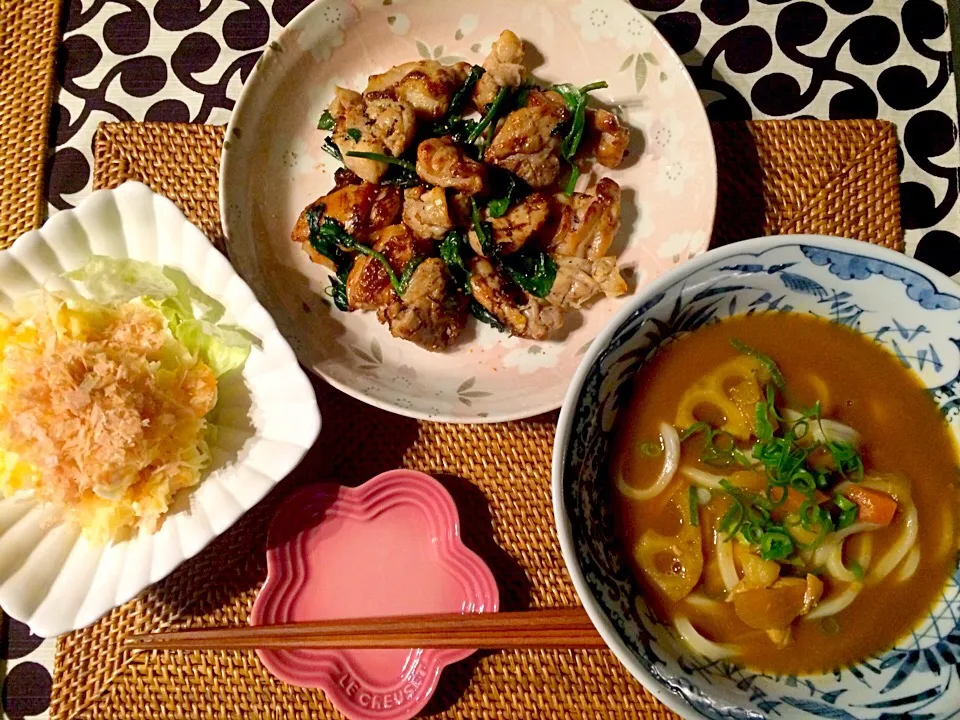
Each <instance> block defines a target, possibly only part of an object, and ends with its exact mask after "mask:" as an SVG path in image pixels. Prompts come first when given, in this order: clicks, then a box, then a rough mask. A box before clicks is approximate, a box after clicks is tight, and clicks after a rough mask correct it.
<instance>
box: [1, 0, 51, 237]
mask: <svg viewBox="0 0 960 720" xmlns="http://www.w3.org/2000/svg"><path fill="white" fill-rule="evenodd" d="M59 18H60V0H0V248H4V247H7V246H8V245H10V243H12V242H13V241H14V240H16V239H17V237H19V236H20V235H21V234H22V233H25V232H26V231H27V230H33V229H34V228H36V227H39V226H40V222H41V220H42V219H43V214H44V207H45V198H44V193H43V188H44V164H45V162H46V159H47V131H48V128H49V122H50V107H51V105H52V102H53V87H54V82H53V62H54V57H55V55H56V50H57V41H58V40H59V38H60V29H59Z"/></svg>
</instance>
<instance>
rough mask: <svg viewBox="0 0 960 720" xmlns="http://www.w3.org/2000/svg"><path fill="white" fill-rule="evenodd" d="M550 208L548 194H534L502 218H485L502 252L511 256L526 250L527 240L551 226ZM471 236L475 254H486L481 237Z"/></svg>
mask: <svg viewBox="0 0 960 720" xmlns="http://www.w3.org/2000/svg"><path fill="white" fill-rule="evenodd" d="M550 206H551V203H550V198H549V197H548V196H547V195H546V194H545V193H534V194H532V195H528V196H527V197H525V198H524V199H523V200H521V201H520V202H518V203H516V204H514V205H513V206H511V207H510V209H509V210H508V211H507V213H506V214H505V215H503V216H501V217H498V218H495V217H490V215H489V213H488V212H485V215H484V217H485V219H486V220H487V221H489V223H490V226H491V228H492V229H493V241H494V242H495V243H496V244H497V245H499V250H500V252H501V253H503V254H505V255H509V254H510V253H515V252H517V251H518V250H519V249H520V248H522V247H523V246H524V244H525V243H526V242H527V240H529V239H530V238H531V237H533V236H534V235H535V234H536V233H537V232H539V231H540V229H541V228H543V227H544V226H545V225H546V224H547V218H548V217H549V216H550ZM467 237H468V238H469V240H470V246H471V247H472V248H473V251H474V252H475V253H477V254H478V255H483V250H482V249H481V247H480V239H479V238H478V237H477V234H476V233H475V232H474V231H473V230H470V232H469V233H468V235H467Z"/></svg>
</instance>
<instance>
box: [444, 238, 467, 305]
mask: <svg viewBox="0 0 960 720" xmlns="http://www.w3.org/2000/svg"><path fill="white" fill-rule="evenodd" d="M468 247H469V246H468V243H467V236H466V235H465V234H464V232H463V230H451V231H450V232H448V233H447V234H446V236H445V237H444V238H443V242H441V243H440V258H441V259H442V260H443V261H444V262H445V263H446V264H447V269H448V270H449V271H450V275H451V276H452V277H453V279H454V282H456V283H457V285H458V286H459V287H460V289H461V290H463V292H465V293H467V294H468V295H469V294H470V271H469V270H467V263H466V260H465V258H464V252H465V250H467V248H468Z"/></svg>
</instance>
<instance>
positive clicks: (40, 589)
mask: <svg viewBox="0 0 960 720" xmlns="http://www.w3.org/2000/svg"><path fill="white" fill-rule="evenodd" d="M91 255H108V256H110V257H114V258H132V259H134V260H143V261H146V262H151V263H155V264H157V265H170V266H172V267H176V268H180V269H181V270H183V271H184V272H185V273H186V274H187V276H188V277H189V278H190V280H191V281H192V282H193V283H195V284H196V285H197V287H199V288H200V289H201V290H203V291H204V292H205V293H207V294H208V295H210V296H212V297H213V298H215V299H216V300H218V301H220V302H221V303H223V305H224V306H225V308H226V315H225V317H224V320H225V321H227V322H229V323H232V324H237V325H240V326H241V327H243V328H245V329H246V330H248V331H249V332H251V333H253V334H254V335H256V336H257V337H258V338H259V339H260V341H261V346H260V347H259V348H257V347H254V348H253V349H252V351H251V354H250V357H249V358H248V360H247V362H246V365H245V366H244V368H243V371H242V373H241V377H236V376H233V377H234V379H233V380H231V381H227V378H230V377H231V375H232V374H228V375H224V376H223V378H221V383H220V388H219V393H220V397H219V400H218V402H217V407H216V408H215V409H214V410H213V415H212V416H211V417H212V422H213V423H214V424H215V425H216V430H217V432H216V433H215V435H214V437H215V439H214V440H212V441H211V445H210V450H211V455H212V457H213V466H212V468H211V469H210V470H209V471H208V472H207V474H206V476H205V477H204V479H203V480H202V481H201V483H200V484H199V485H198V486H197V487H196V488H193V489H192V490H191V491H190V492H189V493H181V494H180V495H179V496H178V497H177V498H176V500H175V503H174V506H173V508H172V511H171V512H170V514H169V515H168V516H167V517H166V518H165V520H164V522H163V525H162V526H161V528H160V530H159V531H158V532H156V533H155V534H153V535H150V534H147V533H137V534H135V535H134V536H133V537H132V538H131V539H129V540H124V541H118V542H114V543H112V544H110V545H107V546H92V545H91V544H89V543H88V542H87V541H86V540H85V539H84V537H83V536H82V535H81V534H80V531H79V530H78V529H77V528H76V527H73V526H68V525H65V524H60V525H53V524H51V523H50V522H49V520H50V517H49V515H48V513H47V512H46V511H45V510H44V509H43V508H42V507H40V506H39V505H38V504H37V503H35V502H34V501H32V500H25V499H0V606H2V607H3V609H4V610H5V611H6V612H7V613H8V614H9V615H10V616H11V617H13V618H15V619H17V620H20V621H21V622H24V623H26V624H27V625H29V626H30V629H31V631H32V632H33V633H34V634H35V635H39V636H41V637H52V636H54V635H59V634H61V633H65V632H68V631H70V630H76V629H78V628H82V627H84V626H86V625H89V624H91V623H93V622H95V621H96V620H97V619H98V618H100V617H101V616H102V615H104V614H106V613H107V612H109V611H110V610H111V609H113V608H114V607H116V606H118V605H121V604H123V603H124V602H126V601H127V600H129V599H130V598H132V597H134V596H135V595H136V594H137V593H139V592H140V591H141V590H143V589H144V588H145V587H147V586H148V585H150V584H152V583H155V582H157V581H158V580H161V579H162V578H164V577H165V576H166V575H168V574H169V573H171V572H172V571H173V570H174V568H176V567H177V566H178V565H179V564H180V563H182V562H183V561H184V560H187V559H188V558H191V557H193V556H194V555H196V554H197V553H198V552H200V551H201V550H202V549H203V548H204V547H205V546H206V545H207V544H208V543H209V542H210V541H211V540H213V539H214V538H215V537H217V536H218V535H220V534H221V533H223V532H224V531H226V530H227V529H228V528H229V527H230V526H231V525H233V523H235V522H236V521H237V520H238V519H239V518H240V517H241V516H242V515H243V514H244V513H245V512H246V511H247V510H249V509H250V508H252V507H253V506H254V505H256V504H257V503H258V502H260V500H261V499H262V498H263V496H264V495H266V494H267V493H268V492H269V491H270V490H271V489H272V488H273V487H274V486H275V485H276V484H277V483H278V482H279V481H280V480H282V479H283V478H284V477H285V476H286V475H287V474H288V473H289V472H290V471H291V470H293V468H294V467H296V465H297V463H299V462H300V459H301V458H302V457H303V455H304V453H305V452H306V451H307V450H308V449H309V448H310V446H311V445H313V442H314V440H316V437H317V434H318V433H319V431H320V412H319V410H318V408H317V401H316V396H315V394H314V392H313V387H312V386H311V384H310V380H309V379H308V378H307V376H306V375H305V374H304V372H303V370H301V369H300V366H299V365H298V363H297V359H296V357H295V356H294V354H293V351H292V350H291V349H290V346H289V345H288V344H287V342H286V341H285V340H284V339H283V337H282V336H281V335H280V333H279V332H278V331H277V328H276V325H274V323H273V320H272V319H271V318H270V315H269V314H267V312H266V310H264V309H263V308H262V307H261V306H260V304H259V303H258V302H257V300H256V298H255V297H254V296H253V293H252V292H251V291H250V288H249V287H247V285H246V283H244V282H243V280H242V279H241V278H240V276H239V275H237V273H236V272H235V271H234V269H233V268H232V267H231V266H230V263H229V262H227V260H226V259H225V258H224V257H223V255H221V254H220V253H219V252H218V251H217V250H216V249H215V248H214V247H213V245H211V244H210V241H209V240H207V238H206V237H205V236H204V235H203V233H202V232H200V230H198V229H197V228H196V227H195V226H194V225H191V224H190V222H189V221H188V220H187V218H186V217H184V215H183V213H182V212H180V210H179V209H178V208H177V207H176V205H174V204H173V203H172V202H170V201H169V200H167V199H166V198H164V197H161V196H160V195H157V194H155V193H154V192H152V191H151V190H150V189H149V188H147V186H146V185H141V184H140V183H126V184H124V185H122V186H120V187H119V188H118V189H116V190H99V191H97V192H94V193H92V194H91V195H89V196H88V197H87V198H86V199H85V200H84V201H83V202H82V203H80V205H78V206H77V207H76V208H75V209H74V210H66V211H63V212H60V213H58V214H57V215H55V216H53V217H52V218H51V219H50V220H48V221H47V222H46V223H45V224H44V226H43V227H42V228H40V229H39V230H35V231H32V232H28V233H27V234H25V235H23V236H22V237H20V238H19V239H18V240H17V241H16V242H15V243H14V244H13V246H12V247H11V248H10V249H9V250H4V251H2V252H0V312H4V313H12V312H13V303H14V301H15V300H16V299H17V298H18V297H20V296H21V295H24V294H26V293H29V292H32V291H35V290H38V289H40V288H41V287H44V286H47V285H48V284H49V283H56V282H62V281H57V280H56V278H57V276H58V275H60V274H61V273H64V272H67V271H70V270H74V269H76V268H78V267H80V266H81V265H83V264H84V263H85V262H86V260H87V259H88V258H89V257H90V256H91ZM61 289H63V288H62V286H61ZM73 289H74V290H76V291H78V292H82V291H83V290H82V287H79V286H74V287H73Z"/></svg>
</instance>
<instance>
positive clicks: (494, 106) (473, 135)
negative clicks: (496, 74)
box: [467, 87, 510, 143]
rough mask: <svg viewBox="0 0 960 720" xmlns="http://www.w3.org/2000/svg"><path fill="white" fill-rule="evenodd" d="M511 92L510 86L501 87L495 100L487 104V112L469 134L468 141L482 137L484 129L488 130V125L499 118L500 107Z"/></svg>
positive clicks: (474, 140)
mask: <svg viewBox="0 0 960 720" xmlns="http://www.w3.org/2000/svg"><path fill="white" fill-rule="evenodd" d="M509 94H510V90H509V89H508V88H505V87H502V88H500V90H499V92H497V96H496V97H495V98H494V100H493V102H492V103H490V104H489V105H488V106H487V108H486V112H485V113H484V115H483V118H481V120H480V122H478V123H477V126H476V127H475V128H474V129H473V130H472V131H471V132H470V134H469V135H468V136H467V142H468V143H474V142H476V141H477V138H478V137H480V134H481V133H482V132H483V131H484V130H486V129H487V126H488V125H490V124H491V123H492V122H493V121H494V120H495V119H496V118H497V116H498V115H499V114H500V108H501V106H502V105H503V103H504V100H506V98H507V95H509Z"/></svg>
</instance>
